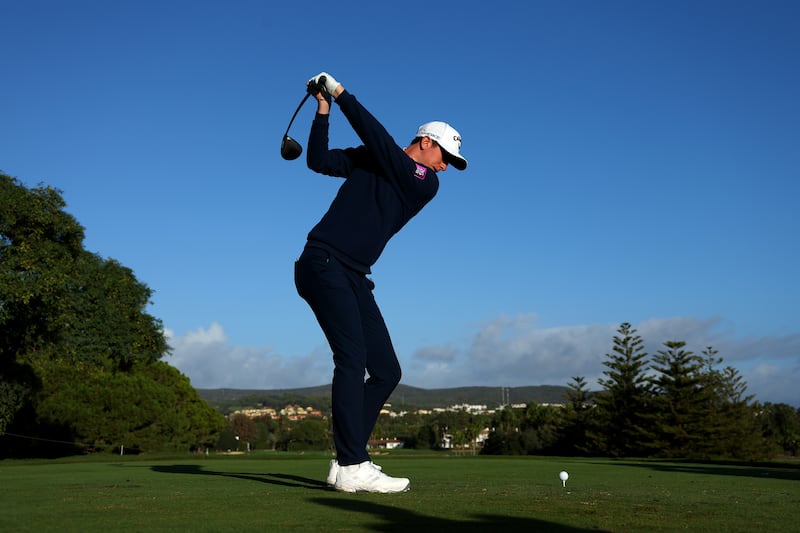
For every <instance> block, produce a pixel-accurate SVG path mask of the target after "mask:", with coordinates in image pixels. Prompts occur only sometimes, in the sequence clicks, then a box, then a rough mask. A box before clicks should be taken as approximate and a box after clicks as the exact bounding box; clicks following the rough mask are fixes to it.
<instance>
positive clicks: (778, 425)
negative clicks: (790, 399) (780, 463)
mask: <svg viewBox="0 0 800 533" xmlns="http://www.w3.org/2000/svg"><path fill="white" fill-rule="evenodd" d="M760 414H761V416H760V418H761V424H762V428H763V429H762V430H763V433H764V435H765V437H766V438H767V440H768V441H769V442H770V443H771V444H772V446H774V447H775V448H777V450H779V453H784V454H787V455H792V456H795V457H796V456H797V455H798V453H800V409H795V408H794V407H792V406H791V405H788V404H785V403H778V404H773V403H766V404H764V405H763V406H762V407H761V409H760Z"/></svg>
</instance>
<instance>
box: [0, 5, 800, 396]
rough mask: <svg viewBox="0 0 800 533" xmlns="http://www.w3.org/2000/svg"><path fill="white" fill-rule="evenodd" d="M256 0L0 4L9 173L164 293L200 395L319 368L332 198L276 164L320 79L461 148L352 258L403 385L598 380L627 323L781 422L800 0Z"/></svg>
mask: <svg viewBox="0 0 800 533" xmlns="http://www.w3.org/2000/svg"><path fill="white" fill-rule="evenodd" d="M275 4H277V3H275V2H267V1H258V2H256V1H230V2H229V1H225V2H223V1H197V0H193V1H159V2H155V1H149V0H147V1H137V2H133V1H130V2H126V1H120V2H105V1H99V0H98V1H86V0H74V1H71V2H60V1H56V0H51V1H42V0H30V1H25V2H22V1H10V0H0V73H2V78H3V81H2V83H0V123H2V128H0V170H2V171H3V172H5V173H7V174H10V175H12V176H16V177H17V178H19V179H20V180H21V181H22V182H23V183H25V184H26V185H28V186H35V185H36V184H37V183H40V182H43V183H46V184H49V185H52V186H54V187H56V188H59V189H61V190H62V191H63V195H64V197H65V199H66V201H67V202H68V208H67V209H68V211H69V212H70V213H72V214H73V215H74V216H75V217H76V218H77V219H78V220H79V221H80V222H81V224H83V225H84V226H85V227H86V241H85V246H86V248H87V249H89V250H91V251H94V252H97V253H99V254H100V255H102V256H104V257H112V258H114V259H117V260H119V261H120V262H122V263H123V264H124V265H126V266H128V267H130V268H132V269H133V270H134V272H135V274H136V276H137V278H138V279H139V280H140V281H142V282H143V283H145V284H147V285H148V286H149V287H150V288H151V289H153V290H154V291H155V294H154V297H153V304H152V306H151V309H150V311H151V312H152V313H153V314H154V315H155V316H157V317H159V318H160V319H161V320H163V322H164V325H165V328H166V329H167V333H168V335H169V337H170V342H171V344H172V346H173V348H174V351H173V354H172V355H171V356H170V358H169V361H170V362H171V363H172V364H173V365H175V366H177V367H178V368H179V369H180V370H181V371H182V372H184V373H185V374H186V375H188V376H189V377H190V378H191V380H192V383H193V384H194V385H195V386H197V387H237V388H287V387H297V386H310V385H318V384H322V383H327V382H329V380H330V376H331V372H332V363H331V360H330V352H329V349H328V347H327V346H326V344H325V340H324V337H323V336H322V333H321V332H320V331H319V329H318V326H317V324H316V322H315V321H314V318H313V315H312V314H311V311H310V310H309V309H308V308H307V307H306V304H305V303H304V302H303V301H302V300H301V299H300V298H299V297H298V296H297V294H296V292H295V289H294V284H293V278H292V275H293V274H292V269H293V262H294V260H295V259H296V258H297V256H298V255H299V253H300V251H301V249H302V247H303V243H304V241H305V236H306V234H307V232H308V230H309V229H310V228H311V227H312V226H313V225H314V224H315V223H316V222H317V220H318V219H319V218H320V217H321V215H322V214H323V212H324V210H325V209H326V208H327V205H328V204H329V202H330V201H331V199H332V198H333V195H334V194H335V192H336V187H337V185H338V183H337V181H336V180H334V179H331V178H326V177H324V176H319V175H316V174H313V173H311V172H310V171H309V170H308V169H306V168H305V165H304V161H303V159H300V160H297V161H293V162H286V161H284V160H282V159H281V158H280V155H279V145H280V138H281V136H282V135H283V132H284V130H285V128H286V125H287V123H288V121H289V118H290V117H291V114H292V112H293V111H294V109H295V107H296V106H297V104H298V103H299V101H300V99H301V98H302V97H303V95H304V83H305V81H306V80H307V79H308V78H309V77H311V76H313V75H315V74H317V73H318V72H320V71H323V70H324V71H328V72H330V73H331V74H333V75H334V76H335V77H336V78H337V79H338V80H339V81H340V82H342V84H343V85H344V86H345V87H346V88H347V89H348V90H350V91H351V92H352V93H353V94H355V95H356V96H357V97H358V98H359V99H360V100H361V102H362V103H363V104H364V105H365V106H366V107H367V108H368V109H370V110H371V111H372V112H373V114H375V115H376V116H377V117H378V118H379V119H380V120H381V121H382V122H383V124H384V125H385V126H386V128H387V129H388V130H389V132H390V133H391V134H392V135H393V136H394V137H395V139H396V141H397V142H398V143H399V144H402V145H405V143H407V142H408V141H409V140H410V139H411V138H412V137H413V134H414V133H415V132H416V128H417V127H418V126H419V125H420V124H421V123H423V122H427V121H430V120H445V121H448V122H450V123H451V124H453V125H454V126H455V127H456V129H458V130H459V131H460V132H461V134H462V137H463V146H462V153H463V154H464V155H465V156H466V157H467V158H468V160H469V168H468V169H467V171H465V172H458V171H457V170H455V169H452V168H451V169H449V170H448V171H447V172H445V173H443V174H441V175H440V180H441V187H440V189H439V194H438V196H437V197H436V198H435V199H434V200H433V201H432V202H431V203H430V204H429V205H428V206H427V207H426V208H425V209H424V210H423V211H422V213H420V215H418V216H417V217H416V218H415V219H413V220H412V221H411V222H410V223H409V225H408V226H407V227H406V228H405V229H404V230H403V231H402V232H401V233H400V234H399V235H397V236H396V238H395V239H394V240H393V241H392V242H390V244H389V246H388V247H387V249H386V251H385V253H384V255H383V256H382V258H381V259H380V261H379V262H378V263H377V264H376V265H375V267H374V268H373V272H374V276H373V277H374V281H375V282H376V290H375V295H376V298H377V300H378V302H379V304H380V305H381V307H382V310H383V313H384V316H385V318H386V321H387V323H388V325H389V328H390V331H391V332H392V337H393V340H394V343H395V346H396V349H397V352H398V355H399V357H400V359H401V363H402V365H403V368H404V378H403V382H404V383H406V384H408V385H413V386H418V387H426V388H430V387H456V386H465V385H485V386H498V387H499V386H518V385H535V384H556V385H565V384H567V383H568V382H569V381H570V379H571V377H572V376H584V377H585V378H586V379H587V381H588V382H589V383H590V384H595V383H596V380H597V378H598V377H600V376H601V372H602V370H603V369H604V367H603V366H602V361H603V360H604V359H605V354H607V353H609V352H610V351H611V347H612V338H613V336H614V334H615V331H616V330H617V328H618V327H619V325H620V324H621V323H622V322H630V323H631V324H633V325H634V327H636V328H637V329H638V331H639V333H640V334H641V335H642V336H643V338H644V340H645V344H646V348H647V351H648V352H649V353H651V354H652V353H655V352H657V351H658V350H660V349H662V348H663V346H662V343H663V342H665V341H668V340H683V341H686V342H687V343H688V348H689V349H691V350H693V351H695V352H696V353H700V352H701V351H702V350H703V349H704V348H705V347H706V346H709V345H711V346H714V347H715V348H716V349H718V350H719V355H721V356H722V357H723V358H724V364H726V365H732V366H734V367H736V368H737V369H739V370H740V371H741V373H742V374H743V376H744V377H745V379H746V380H747V383H748V384H749V392H750V393H753V394H756V397H757V399H759V400H761V401H773V402H787V403H791V404H794V405H798V404H800V396H798V394H797V393H796V385H795V384H796V382H797V381H798V379H800V357H798V356H800V324H798V318H797V317H800V284H798V281H797V272H799V271H800V253H799V252H798V245H797V242H798V238H797V235H798V230H800V221H799V219H798V209H797V201H798V200H797V199H798V192H800V191H799V190H798V189H799V186H798V177H800V176H798V174H799V172H798V169H800V103H799V102H800V99H799V98H798V97H797V95H798V94H800V73H799V72H800V69H798V65H800V33H799V32H798V31H797V27H798V23H800V4H798V3H797V2H793V1H776V0H768V1H765V2H757V1H748V2H742V1H735V0H725V1H711V0H695V1H680V0H676V1H669V2H667V1H650V2H641V1H617V0H613V1H588V0H586V1H577V0H567V1H555V0H554V1H547V2H543V1H532V2H499V3H498V2H491V3H486V2H477V1H461V2H446V1H445V2H431V3H427V4H413V3H401V4H397V3H393V4H391V5H390V4H389V3H385V2H347V1H341V2H336V3H331V2H319V3H315V2H301V3H297V2H296V3H292V4H291V5H289V4H290V3H288V2H281V3H280V4H282V5H275ZM313 112H314V110H313V106H312V105H311V104H308V105H307V106H306V107H305V108H303V110H302V111H301V112H300V114H299V115H298V118H297V119H296V120H295V123H294V125H293V127H292V131H291V133H292V136H293V137H295V138H297V139H299V140H300V141H301V143H302V144H303V145H304V146H305V144H306V142H305V139H306V137H307V134H308V126H309V124H310V121H311V119H312V117H313ZM331 123H332V126H331V144H332V145H333V146H342V147H343V146H349V145H353V144H356V143H358V139H357V138H356V137H355V135H354V134H353V133H352V132H351V131H350V129H349V127H348V125H347V124H346V122H345V120H344V119H343V117H342V115H341V114H340V113H339V112H338V109H334V111H333V113H332V117H331Z"/></svg>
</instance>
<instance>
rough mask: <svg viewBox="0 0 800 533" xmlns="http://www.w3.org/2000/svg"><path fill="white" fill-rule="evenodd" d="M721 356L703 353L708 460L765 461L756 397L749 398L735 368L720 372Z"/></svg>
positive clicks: (705, 443)
mask: <svg viewBox="0 0 800 533" xmlns="http://www.w3.org/2000/svg"><path fill="white" fill-rule="evenodd" d="M718 353H719V352H718V350H715V349H714V348H713V347H711V346H708V347H707V348H706V349H705V350H704V351H703V355H704V356H705V359H704V365H705V366H704V369H703V377H704V378H705V381H706V390H707V391H708V392H709V394H708V399H709V403H708V406H707V407H708V410H707V413H706V414H707V417H706V420H705V424H704V430H705V432H706V438H705V439H704V445H703V446H702V448H703V449H705V451H706V455H707V456H721V457H730V458H733V459H757V458H761V457H763V456H765V454H767V445H766V442H765V439H764V437H763V434H762V431H761V423H760V421H759V420H758V418H757V416H756V412H755V409H754V407H753V405H752V400H753V396H752V395H747V384H746V383H745V381H744V378H743V377H742V376H741V375H740V374H739V371H738V370H736V369H735V368H733V367H731V366H727V367H725V368H724V369H723V370H722V371H720V370H717V366H718V365H720V364H721V363H722V361H723V359H722V357H717V354H718Z"/></svg>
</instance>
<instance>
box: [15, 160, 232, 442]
mask: <svg viewBox="0 0 800 533" xmlns="http://www.w3.org/2000/svg"><path fill="white" fill-rule="evenodd" d="M65 206H66V204H65V202H64V200H63V198H62V197H61V194H60V192H59V191H57V190H55V189H53V188H50V187H45V186H39V187H36V188H33V189H27V188H26V187H24V186H23V185H22V184H21V183H19V181H17V180H16V179H14V178H11V177H9V176H6V175H5V174H0V431H5V430H6V429H8V428H11V429H13V430H15V431H16V432H17V433H20V434H24V435H27V436H30V437H38V438H40V440H38V441H34V442H38V443H45V442H48V439H49V440H51V441H53V440H60V441H66V442H71V441H74V442H75V443H76V445H77V446H79V447H83V446H88V447H89V448H94V449H107V448H109V447H116V446H118V445H125V446H133V447H141V448H142V449H147V450H148V451H150V450H152V451H156V450H160V449H166V450H182V449H187V448H189V447H197V446H203V445H207V444H209V443H210V442H212V439H214V438H216V437H215V436H216V433H217V432H218V431H219V430H220V429H221V427H222V419H221V415H219V414H218V413H216V412H215V411H213V410H212V409H211V408H210V407H209V406H208V404H206V403H205V402H204V401H203V400H201V399H200V397H199V395H198V394H197V391H195V390H194V389H193V388H192V387H191V384H190V383H189V380H188V379H187V378H186V377H185V376H182V375H181V374H180V373H179V372H178V371H177V370H176V369H174V368H172V367H170V366H169V365H168V364H166V363H164V362H162V361H161V358H162V357H163V356H164V355H166V354H167V353H168V352H169V347H168V346H167V343H166V339H165V337H164V332H163V327H162V324H161V321H160V320H158V319H157V318H155V317H153V316H151V315H150V314H148V313H147V311H146V307H147V305H148V304H149V303H150V298H151V295H152V291H151V290H150V289H149V288H148V287H147V286H146V285H144V284H143V283H141V282H139V281H138V280H137V279H136V277H135V276H134V275H133V272H132V271H131V270H130V269H128V268H126V267H124V266H123V265H121V264H119V263H118V262H117V261H114V260H113V259H103V258H101V257H100V256H98V255H96V254H92V253H89V252H88V251H86V250H84V249H83V227H81V226H80V224H78V222H77V221H76V220H75V218H74V217H72V216H71V215H69V214H68V213H66V212H65V211H64V207H65ZM9 432H10V430H9ZM0 446H3V447H5V448H6V451H7V452H8V451H9V450H10V449H11V448H12V447H14V446H13V445H8V444H7V443H6V442H5V441H4V442H3V443H0ZM24 447H25V448H26V449H20V448H19V447H17V448H16V452H18V453H25V454H31V453H33V452H32V450H34V448H35V447H34V446H33V445H29V444H27V443H26V444H24ZM47 453H53V452H47Z"/></svg>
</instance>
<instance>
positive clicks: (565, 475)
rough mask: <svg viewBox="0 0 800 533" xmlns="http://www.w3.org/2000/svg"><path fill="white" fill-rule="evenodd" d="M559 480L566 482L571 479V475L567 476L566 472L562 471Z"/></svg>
mask: <svg viewBox="0 0 800 533" xmlns="http://www.w3.org/2000/svg"><path fill="white" fill-rule="evenodd" d="M558 479H560V480H561V481H566V480H568V479H569V474H567V472H566V470H562V471H561V472H559V474H558Z"/></svg>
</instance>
